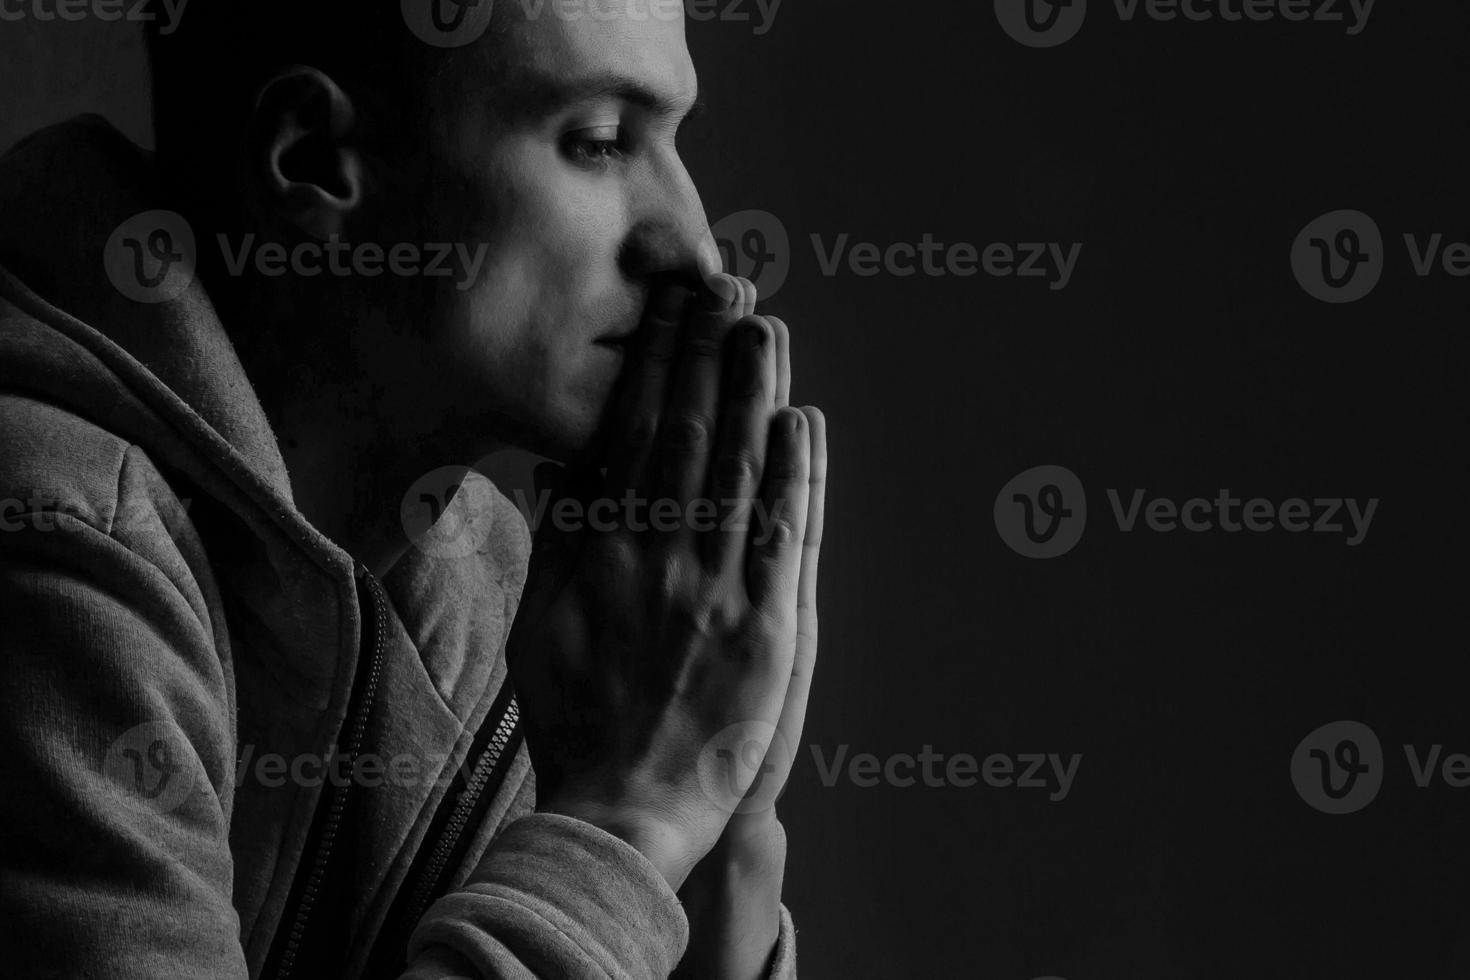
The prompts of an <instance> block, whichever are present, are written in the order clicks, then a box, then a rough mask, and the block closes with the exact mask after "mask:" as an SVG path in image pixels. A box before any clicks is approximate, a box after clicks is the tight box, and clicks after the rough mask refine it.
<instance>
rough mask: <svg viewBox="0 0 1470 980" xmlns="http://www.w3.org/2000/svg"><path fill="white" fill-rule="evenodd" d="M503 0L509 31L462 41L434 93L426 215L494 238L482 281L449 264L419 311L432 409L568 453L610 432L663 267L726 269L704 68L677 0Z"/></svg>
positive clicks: (696, 272)
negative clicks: (574, 2) (653, 5)
mask: <svg viewBox="0 0 1470 980" xmlns="http://www.w3.org/2000/svg"><path fill="white" fill-rule="evenodd" d="M501 6H502V7H503V9H504V10H505V16H504V18H503V19H502V20H498V21H497V24H496V34H497V35H499V36H496V37H493V38H492V37H488V36H487V37H486V38H485V39H483V40H482V41H481V42H479V43H478V44H477V45H476V46H475V48H473V49H465V50H464V51H463V52H462V53H458V54H457V55H456V57H455V60H453V61H451V62H450V66H449V67H450V70H449V71H448V72H447V73H446V78H445V79H442V80H441V81H440V82H439V83H437V85H436V88H435V90H434V91H432V92H431V93H430V99H431V102H432V105H433V110H432V122H431V125H430V127H429V128H430V131H431V135H430V137H429V143H430V145H428V146H427V147H425V148H424V150H423V152H425V153H426V154H428V156H429V157H430V169H431V170H432V171H433V172H434V180H433V181H432V183H431V186H430V187H429V188H428V195H427V196H428V204H427V205H426V208H425V213H424V214H422V215H421V216H420V217H419V219H418V220H420V221H422V222H423V224H422V225H421V227H424V228H426V229H427V230H431V231H436V232H438V233H439V234H440V235H441V236H443V237H442V238H440V239H439V240H448V241H455V242H465V243H468V248H469V249H470V250H471V251H473V250H474V249H475V248H477V247H478V246H479V243H481V242H483V243H484V244H485V251H484V260H483V264H482V266H481V267H480V269H479V273H478V276H476V277H475V278H474V280H473V281H472V282H466V281H464V278H463V277H462V276H456V277H455V278H454V279H450V280H440V281H439V282H440V283H442V284H443V285H439V286H436V287H435V289H436V293H435V297H434V303H433V309H432V311H420V312H421V315H424V316H426V317H427V319H428V321H429V322H428V323H427V324H426V325H424V326H421V327H420V330H419V333H418V340H419V341H420V342H423V341H427V357H426V358H423V359H422V360H421V361H420V362H419V363H420V364H421V365H422V370H423V371H425V372H426V376H425V377H421V378H419V379H416V380H417V381H418V382H421V383H422V384H421V385H420V384H416V385H415V388H416V389H417V390H418V391H419V392H421V393H422V399H424V400H426V403H425V402H421V403H420V404H419V405H417V406H416V414H419V415H420V416H421V417H420V420H419V421H420V424H422V425H426V426H434V425H436V424H437V422H436V420H435V419H434V415H435V414H437V413H442V418H443V419H444V421H445V424H446V426H447V427H448V428H449V429H451V430H456V429H463V430H465V431H466V432H472V431H473V430H474V429H475V427H476V426H477V425H478V426H479V427H480V428H481V429H482V430H483V429H485V428H486V427H488V426H495V427H497V431H496V433H495V434H496V435H497V436H498V437H500V438H508V439H510V440H512V441H514V442H515V443H517V444H519V445H522V446H523V447H525V448H528V449H532V450H535V451H537V452H541V453H543V454H545V455H550V456H556V457H563V458H565V457H567V456H570V455H573V454H575V453H576V452H578V451H579V450H581V449H583V448H584V447H586V446H587V445H588V444H589V442H590V441H591V439H592V437H593V436H594V435H595V433H596V430H597V428H598V425H599V422H600V421H601V417H602V414H603V410H604V408H605V406H606V403H607V401H608V396H609V394H610V392H611V391H612V388H613V386H614V383H615V381H616V380H617V378H618V375H619V372H620V369H621V368H622V365H623V362H624V359H625V353H624V349H623V344H624V343H626V341H627V339H628V338H629V336H630V335H631V334H632V333H633V332H634V331H635V330H636V329H637V327H638V325H639V322H640V320H641V318H642V315H643V312H644V310H645V308H646V306H647V303H648V299H649V293H650V284H651V283H655V282H658V281H660V280H662V279H664V278H666V277H678V278H681V279H683V280H684V281H686V282H692V281H697V280H699V279H702V278H704V277H707V276H708V275H710V274H711V273H713V272H715V271H717V270H718V251H717V250H716V248H715V246H714V242H713V239H712V237H711V235H710V231H709V228H708V225H707V223H706V220H705V216H704V210H703V207H702V205H701V203H700V201H699V197H698V194H697V192H696V191H695V189H694V186H693V184H692V182H691V180H690V178H689V175H688V173H687V172H686V171H685V169H684V165H683V163H682V162H681V161H680V159H679V156H678V152H677V150H676V148H675V136H676V134H677V132H678V130H679V127H680V124H681V123H682V122H683V121H684V119H685V118H686V117H687V115H688V113H689V112H690V110H691V109H692V108H693V107H694V103H695V99H696V92H697V84H696V78H695V72H694V67H693V64H692V63H691V61H690V58H689V52H688V49H687V47H686V45H685V41H684V24H683V19H682V11H681V10H679V8H678V7H677V5H675V12H676V13H677V14H678V16H677V17H674V18H670V17H668V16H667V15H664V16H659V15H649V14H648V13H647V11H646V10H645V11H644V14H645V15H644V16H642V17H637V16H629V15H628V14H627V13H626V12H621V13H619V14H618V15H617V16H608V15H607V14H606V13H604V12H603V11H602V8H618V9H619V10H623V9H624V8H625V5H623V4H612V5H609V4H588V5H586V9H584V10H581V16H579V17H576V18H570V19H569V18H565V17H563V16H559V15H558V14H557V11H558V10H559V9H560V8H559V7H558V5H557V4H551V3H549V4H545V5H542V6H541V8H540V14H539V16H537V17H536V18H535V19H529V18H528V17H527V16H526V14H525V13H524V12H523V11H522V10H521V9H520V7H521V5H517V4H509V3H508V4H504V5H501ZM626 6H627V7H628V8H630V9H632V10H635V11H636V10H637V9H638V8H639V7H640V6H644V7H646V4H637V3H634V4H630V5H626ZM662 6H663V7H664V8H665V9H667V7H668V5H667V4H665V5H662ZM577 9H580V8H577ZM594 11H596V12H597V16H593V15H592V13H593V12H594ZM496 17H497V18H501V17H502V14H501V11H500V10H497V12H496ZM460 287H465V288H460ZM416 360H418V359H416Z"/></svg>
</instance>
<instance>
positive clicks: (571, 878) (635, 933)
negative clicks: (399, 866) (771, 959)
mask: <svg viewBox="0 0 1470 980" xmlns="http://www.w3.org/2000/svg"><path fill="white" fill-rule="evenodd" d="M789 929H790V917H789V916H788V915H787V914H786V913H785V910H784V909H783V910H782V922H781V935H782V940H781V943H780V944H779V945H778V948H777V954H776V955H777V960H778V961H779V960H780V957H781V952H780V951H781V950H782V949H783V948H785V947H788V946H790V943H789V941H788V940H787V938H786V937H787V936H788V930H789ZM688 942H689V924H688V922H687V920H686V919H685V917H684V912H683V909H682V907H681V906H680V904H679V900H678V898H677V896H675V894H674V892H673V890H672V889H670V888H669V885H668V882H666V881H665V880H664V878H663V876H662V875H661V874H659V873H658V870H657V869H656V868H654V866H653V865H652V863H650V862H649V860H648V859H647V858H645V857H644V856H643V855H642V854H641V853H640V852H639V851H638V850H637V849H636V848H634V847H633V846H631V845H630V844H628V843H627V842H626V841H623V840H621V839H620V838H618V837H615V836H613V835H612V834H609V833H607V832H606V831H603V830H600V829H598V828H597V827H594V826H592V825H591V824H588V823H584V822H583V821H580V820H576V819H574V818H572V817H566V816H562V815H560V814H551V813H535V814H531V815H530V816H526V817H522V818H521V819H520V820H517V821H515V822H514V823H513V824H511V825H510V826H509V827H507V828H506V830H505V831H504V833H502V834H501V835H500V837H499V838H497V839H496V841H495V843H494V844H492V845H491V847H490V850H489V852H488V853H487V854H486V855H485V858H484V859H483V860H482V861H481V862H480V866H479V867H478V868H477V869H476V870H475V873H474V874H472V875H471V876H470V878H469V880H468V881H466V882H465V884H464V886H463V887H461V888H460V889H459V890H458V891H456V892H454V893H453V894H450V895H447V896H445V897H444V898H442V899H440V900H439V901H438V902H437V903H435V905H434V906H433V907H432V908H431V909H430V910H429V912H428V914H427V915H425V916H424V919H423V922H422V923H420V925H419V927H418V929H417V930H416V931H415V933H414V936H413V939H412V940H411V941H410V944H409V946H410V953H409V955H410V961H412V959H413V957H415V956H417V955H418V954H419V953H420V952H421V951H422V950H424V949H425V948H426V947H429V946H434V945H441V946H448V947H450V948H452V949H454V950H456V951H457V952H459V953H460V954H461V955H463V956H465V957H466V958H467V959H469V960H470V961H471V962H472V963H475V964H476V965H479V966H482V967H485V968H487V972H488V968H491V967H494V966H496V965H499V964H502V963H503V962H504V959H505V957H506V956H510V957H513V958H514V959H515V960H516V961H518V962H519V963H521V964H522V965H524V966H525V967H527V968H529V969H530V970H531V972H532V973H533V974H534V975H536V976H552V977H568V978H572V977H576V978H580V977H584V976H586V977H603V976H614V977H629V978H644V977H648V978H659V980H662V978H666V977H667V976H668V975H669V973H670V972H672V971H673V969H674V966H675V965H676V964H677V963H678V962H679V959H680V958H681V957H682V956H683V955H684V949H685V947H686V946H687V945H688ZM792 959H793V961H794V954H793V955H792ZM490 975H497V974H490ZM794 975H795V974H794V973H793V974H792V976H794ZM773 976H781V977H784V976H785V974H773Z"/></svg>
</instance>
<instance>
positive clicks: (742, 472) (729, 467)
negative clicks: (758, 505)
mask: <svg viewBox="0 0 1470 980" xmlns="http://www.w3.org/2000/svg"><path fill="white" fill-rule="evenodd" d="M760 469H761V467H760V461H759V460H757V459H756V457H755V454H754V453H752V452H751V451H750V450H748V449H736V450H732V451H729V452H725V453H722V454H721V455H720V456H719V457H718V458H717V459H716V460H715V462H714V466H713V467H712V468H711V472H710V476H711V481H712V483H713V486H714V490H715V492H716V494H718V495H720V496H721V497H723V496H726V495H729V494H739V493H743V492H745V491H747V490H749V489H750V488H751V487H753V486H754V485H755V483H756V481H757V480H758V479H759V477H760Z"/></svg>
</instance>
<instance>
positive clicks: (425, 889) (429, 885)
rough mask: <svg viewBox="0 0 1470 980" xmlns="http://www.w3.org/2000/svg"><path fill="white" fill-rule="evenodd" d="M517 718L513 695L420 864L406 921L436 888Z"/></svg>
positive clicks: (425, 904)
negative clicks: (426, 858) (437, 835)
mask: <svg viewBox="0 0 1470 980" xmlns="http://www.w3.org/2000/svg"><path fill="white" fill-rule="evenodd" d="M520 718H521V709H520V705H518V704H516V699H515V698H514V697H512V698H511V699H510V703H509V704H508V705H506V708H505V714H503V715H501V717H500V723H499V724H498V725H496V726H495V734H493V735H491V736H490V741H489V742H488V743H487V744H486V745H485V751H484V752H482V753H481V754H480V758H479V761H477V762H476V763H475V768H474V772H473V773H472V774H471V775H470V778H469V780H468V781H467V782H466V783H465V788H464V790H463V791H461V793H460V796H459V799H458V800H457V801H456V802H455V804H454V811H453V812H452V813H451V814H450V817H449V822H448V824H446V825H445V828H444V833H443V834H441V835H440V837H439V840H438V841H436V842H435V844H434V851H433V853H432V854H431V855H430V857H429V861H428V863H427V864H426V865H425V866H424V875H423V877H422V878H421V879H420V881H419V886H418V889H417V891H416V893H415V894H414V899H413V904H412V905H411V906H410V907H409V909H408V921H409V922H410V923H414V922H417V921H418V920H419V918H420V917H422V916H423V913H424V910H425V909H426V908H428V905H429V901H430V900H431V899H432V897H433V894H434V892H435V891H436V890H437V887H438V884H439V879H440V877H441V876H442V875H443V873H444V870H445V865H446V864H448V863H449V855H450V854H451V853H453V851H454V847H455V844H457V843H458V842H459V838H460V835H461V834H463V833H464V828H465V824H466V823H468V822H469V819H470V814H471V813H472V812H474V808H475V801H476V800H478V799H479V797H480V793H481V792H482V791H483V790H484V788H485V783H486V782H487V781H488V780H489V779H490V774H491V773H492V772H494V771H495V767H496V765H498V764H499V762H500V757H501V756H502V755H503V754H504V753H505V747H506V744H507V743H509V742H510V737H511V734H512V733H513V732H514V731H515V727H516V725H517V723H519V721H520Z"/></svg>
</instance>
